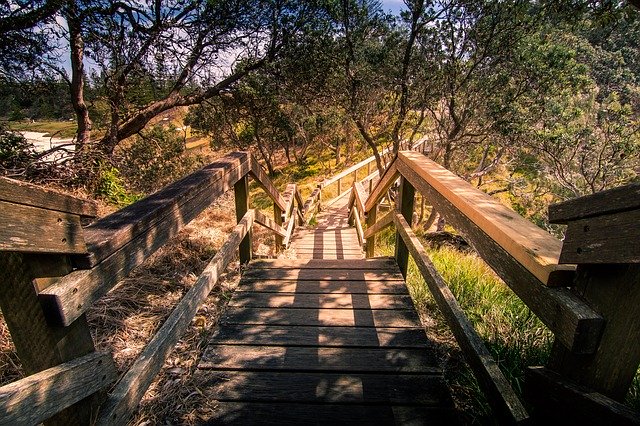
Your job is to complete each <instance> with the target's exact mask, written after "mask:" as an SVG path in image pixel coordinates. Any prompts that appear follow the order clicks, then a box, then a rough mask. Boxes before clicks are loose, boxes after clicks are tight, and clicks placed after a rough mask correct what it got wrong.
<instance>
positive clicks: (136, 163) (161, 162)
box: [116, 125, 202, 194]
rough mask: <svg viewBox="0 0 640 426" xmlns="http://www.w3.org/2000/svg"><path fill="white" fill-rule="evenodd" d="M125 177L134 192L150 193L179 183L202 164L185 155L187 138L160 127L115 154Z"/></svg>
mask: <svg viewBox="0 0 640 426" xmlns="http://www.w3.org/2000/svg"><path fill="white" fill-rule="evenodd" d="M116 156H117V163H118V168H119V169H120V171H121V172H122V176H123V177H124V178H125V179H126V181H127V182H128V184H129V185H130V186H131V188H133V189H134V190H135V191H139V192H142V193H147V194H148V193H151V192H154V191H157V190H158V189H160V188H162V187H163V186H166V185H167V184H169V183H171V182H173V181H176V180H178V179H179V178H181V177H182V176H184V175H186V174H187V173H189V172H191V171H193V170H195V169H196V168H197V167H198V166H199V165H201V164H202V160H201V159H200V158H199V157H197V156H194V155H190V154H189V153H187V152H186V149H185V145H184V138H183V136H182V135H181V133H179V132H177V131H176V129H175V127H173V126H169V127H167V128H164V127H162V126H161V125H157V126H154V127H152V128H151V129H150V130H148V131H145V132H143V133H141V134H140V135H139V136H137V137H136V138H135V140H134V141H133V142H132V143H131V144H130V145H128V146H127V145H123V146H121V147H119V150H118V151H117V153H116Z"/></svg>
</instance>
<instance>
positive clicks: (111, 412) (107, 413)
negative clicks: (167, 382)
mask: <svg viewBox="0 0 640 426" xmlns="http://www.w3.org/2000/svg"><path fill="white" fill-rule="evenodd" d="M254 217H255V214H254V210H249V211H247V213H246V214H245V216H244V217H243V218H242V219H241V220H240V221H239V223H238V225H236V227H235V228H234V230H233V232H232V233H231V235H229V239H228V240H227V241H226V242H225V243H224V244H223V246H222V247H221V248H220V250H219V251H218V253H217V254H216V255H215V256H214V258H213V259H212V260H211V262H209V264H208V265H207V267H206V268H205V269H204V271H203V272H202V274H200V276H199V277H198V280H197V281H196V283H195V284H194V285H193V287H191V289H189V291H188V292H187V294H186V295H185V296H184V297H183V298H182V299H181V300H180V302H179V303H178V305H177V306H176V308H175V309H174V310H173V312H171V315H169V318H167V320H166V321H165V323H164V324H163V325H162V327H161V328H160V330H158V332H157V333H156V334H155V335H154V336H153V338H152V339H151V341H150V342H149V344H148V345H147V346H146V347H145V348H144V350H143V351H142V353H141V354H140V356H139V357H138V359H136V361H135V362H134V363H133V365H132V366H131V368H130V369H129V370H128V371H127V373H126V374H125V375H124V377H123V378H122V379H121V380H120V381H119V382H118V384H117V385H116V387H115V388H114V389H113V391H112V392H111V393H110V395H109V398H108V399H107V402H106V403H105V404H104V405H103V407H102V409H101V410H100V414H99V418H98V420H97V424H98V425H125V424H127V420H128V419H129V417H130V416H131V414H132V413H133V411H134V410H135V409H136V407H137V406H138V403H139V402H140V400H141V399H142V397H143V396H144V393H145V392H146V390H147V388H148V387H149V385H150V384H151V382H152V381H153V379H154V378H155V376H156V375H157V374H158V372H159V371H160V369H161V368H162V365H163V364H164V361H165V359H166V358H167V356H168V355H169V353H170V352H171V349H173V347H174V346H175V344H176V343H177V341H178V339H179V338H180V336H181V335H182V333H184V331H185V330H186V328H187V327H188V326H189V324H190V323H191V320H192V319H193V317H194V316H195V314H196V312H197V310H198V306H199V305H200V304H201V303H202V302H203V301H204V299H205V298H206V297H207V295H208V294H209V293H210V292H211V289H212V288H213V287H214V286H215V285H216V284H217V282H218V280H219V278H220V274H222V272H224V270H225V268H226V267H227V265H228V264H229V262H230V261H231V259H233V258H234V256H235V250H236V248H237V247H238V246H239V245H240V244H241V241H243V240H244V238H245V237H246V236H247V235H248V234H249V232H250V229H251V226H252V225H253V221H254Z"/></svg>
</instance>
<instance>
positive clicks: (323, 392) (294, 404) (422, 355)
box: [198, 204, 458, 425]
mask: <svg viewBox="0 0 640 426" xmlns="http://www.w3.org/2000/svg"><path fill="white" fill-rule="evenodd" d="M352 231H353V230H352V228H349V227H348V224H347V218H346V204H342V205H341V204H337V205H334V206H333V207H331V208H328V209H327V210H325V211H324V212H323V214H321V215H320V217H319V218H318V226H317V227H315V228H312V229H307V230H302V232H300V234H299V235H298V236H297V238H296V239H295V240H294V243H293V246H294V247H293V248H294V250H296V251H297V255H296V256H297V257H298V259H275V260H254V261H252V262H251V263H250V264H249V267H248V269H247V270H246V271H245V273H244V274H243V276H242V279H241V281H240V284H239V287H238V289H237V290H236V291H235V293H234V295H233V297H232V299H231V300H230V302H229V306H228V310H227V312H226V314H225V315H224V316H223V318H222V319H221V322H220V324H219V328H218V330H217V332H216V333H215V334H214V336H213V338H212V340H211V342H210V344H209V346H208V347H207V349H206V351H205V354H204V356H203V358H202V360H201V362H200V364H199V366H198V367H199V369H200V371H199V373H198V374H202V375H204V377H205V379H204V380H205V383H206V384H205V386H204V387H205V389H206V392H207V394H208V395H211V398H213V399H216V400H218V402H219V405H218V408H217V410H216V411H215V413H214V417H213V418H211V419H210V422H209V423H211V424H237V425H248V424H249V425H250V424H260V425H263V424H273V425H275V424H278V425H282V424H289V425H294V424H317V425H321V424H349V425H353V424H356V425H365V424H366V425H371V424H376V425H377V424H411V425H421V424H457V423H458V419H457V416H456V413H455V411H454V409H453V403H452V400H451V396H450V394H449V391H448V389H447V387H446V385H445V383H444V380H443V375H442V370H441V368H440V366H439V363H438V360H437V357H436V354H435V351H434V348H433V344H432V343H431V342H430V341H429V340H428V339H427V337H426V335H425V333H424V330H423V327H422V325H421V323H420V319H419V318H418V315H417V314H416V311H415V309H414V307H413V303H412V301H411V297H410V296H409V294H408V292H407V287H406V285H405V283H404V280H403V278H402V275H401V273H400V271H399V269H398V266H397V264H396V262H395V260H394V259H393V258H378V259H362V251H361V250H360V247H359V245H358V243H357V236H356V235H355V232H353V233H352ZM352 234H353V235H352ZM311 242H312V243H311ZM323 256H326V257H328V259H322V257H323ZM201 390H203V391H204V389H202V388H201Z"/></svg>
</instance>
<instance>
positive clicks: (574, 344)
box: [400, 162, 604, 354]
mask: <svg viewBox="0 0 640 426" xmlns="http://www.w3.org/2000/svg"><path fill="white" fill-rule="evenodd" d="M400 165H401V172H402V174H403V176H404V177H405V178H406V179H408V180H409V181H410V182H411V183H412V184H413V185H414V186H415V187H416V189H417V190H418V191H419V192H420V193H421V194H422V195H423V196H425V197H426V198H427V199H428V200H429V202H430V203H431V205H432V206H433V207H434V208H435V209H436V210H437V211H438V212H440V213H442V214H443V215H444V216H445V218H446V219H447V222H449V223H450V224H451V225H452V226H453V227H454V228H456V229H457V230H458V231H459V232H461V233H462V234H463V235H464V236H465V239H466V240H467V241H468V242H470V243H471V245H472V246H473V247H474V248H475V249H476V251H477V252H478V254H479V255H480V256H481V257H482V258H483V259H484V261H485V262H487V264H488V265H489V266H491V268H493V270H494V271H495V272H496V273H497V274H498V275H499V276H500V277H501V278H502V279H503V280H504V282H505V283H506V284H507V285H508V286H509V287H510V288H511V289H512V290H513V291H514V292H515V293H516V294H517V295H518V297H520V299H522V301H523V302H524V303H525V304H526V305H527V306H528V307H529V308H530V309H531V310H532V311H533V313H534V314H536V315H537V316H538V318H540V320H541V321H542V322H543V323H544V324H545V325H546V326H547V327H549V328H550V329H551V331H552V332H553V333H554V334H555V336H556V338H558V339H559V340H560V341H561V342H562V343H563V344H564V345H565V346H566V347H567V348H570V350H571V351H573V352H574V353H582V354H585V353H593V352H594V351H595V350H596V348H597V347H598V342H599V340H600V336H601V333H602V330H603V328H604V319H603V318H602V316H600V315H599V314H598V313H596V311H594V310H593V309H592V308H590V307H589V305H587V304H586V303H585V302H584V301H583V300H582V299H581V298H580V297H578V296H576V295H575V294H573V293H572V292H571V291H570V290H568V289H566V288H564V287H557V288H551V287H547V286H545V285H543V284H542V283H541V282H540V280H539V279H538V278H537V277H535V276H534V275H533V274H532V273H531V272H530V271H529V270H528V269H527V268H525V267H524V266H523V265H522V264H521V263H520V262H518V261H517V260H516V259H514V257H513V256H512V255H511V253H509V252H507V251H506V250H505V249H504V248H502V247H501V246H500V245H499V244H498V243H497V242H496V241H494V240H493V239H492V238H490V237H489V236H488V235H487V234H486V233H485V232H484V231H483V229H481V228H480V227H479V226H478V225H476V224H475V223H474V222H473V221H472V220H471V219H470V218H469V217H467V216H466V215H465V214H464V213H463V212H461V211H460V210H459V209H458V208H457V207H456V206H455V205H453V204H452V203H451V202H450V201H449V200H448V199H447V198H446V197H445V196H444V195H443V194H441V193H440V192H438V191H437V190H435V189H434V188H432V187H431V186H430V185H429V184H428V183H427V182H426V181H425V180H424V179H422V178H421V177H420V176H419V175H418V174H417V173H416V172H414V171H413V170H412V169H411V168H409V167H406V165H404V163H403V162H400Z"/></svg>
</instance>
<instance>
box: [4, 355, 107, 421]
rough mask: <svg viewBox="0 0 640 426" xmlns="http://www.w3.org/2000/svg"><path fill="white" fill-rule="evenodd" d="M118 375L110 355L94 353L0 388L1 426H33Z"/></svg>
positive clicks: (102, 386)
mask: <svg viewBox="0 0 640 426" xmlns="http://www.w3.org/2000/svg"><path fill="white" fill-rule="evenodd" d="M117 377H118V374H117V372H116V367H115V365H114V364H113V359H112V358H111V355H110V354H107V353H100V352H93V353H91V354H89V355H85V356H83V357H80V358H76V359H74V360H72V361H69V362H66V363H64V364H60V365H57V366H55V367H51V368H49V369H47V370H44V371H41V372H39V373H36V374H33V375H31V376H28V377H26V378H24V379H21V380H18V381H16V382H13V383H11V384H8V385H5V386H3V387H1V388H0V425H20V424H24V425H27V424H30V425H35V424H38V423H41V422H43V421H45V420H47V419H49V418H50V417H52V416H53V415H55V414H57V413H59V412H60V411H62V410H64V409H65V408H68V407H70V406H72V405H73V404H75V403H77V402H78V401H80V400H82V399H84V398H86V397H88V396H89V395H91V394H93V393H95V392H98V391H99V390H101V389H104V388H105V387H106V386H109V385H110V384H111V383H113V382H114V381H115V380H116V378H117Z"/></svg>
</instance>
